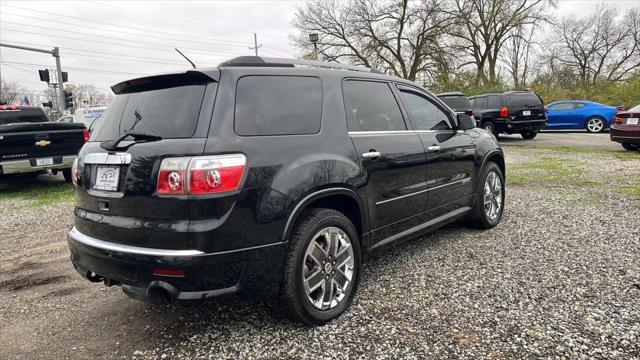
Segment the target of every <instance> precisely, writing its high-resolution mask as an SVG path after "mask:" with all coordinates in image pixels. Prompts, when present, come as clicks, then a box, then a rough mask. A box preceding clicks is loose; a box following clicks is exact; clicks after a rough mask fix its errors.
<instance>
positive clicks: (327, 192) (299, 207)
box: [282, 187, 368, 242]
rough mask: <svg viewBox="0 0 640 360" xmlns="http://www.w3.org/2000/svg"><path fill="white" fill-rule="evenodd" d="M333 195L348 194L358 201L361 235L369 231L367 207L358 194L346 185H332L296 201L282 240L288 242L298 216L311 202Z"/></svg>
mask: <svg viewBox="0 0 640 360" xmlns="http://www.w3.org/2000/svg"><path fill="white" fill-rule="evenodd" d="M332 195H346V196H349V197H351V198H352V199H354V200H355V201H356V203H357V204H358V207H359V210H360V223H361V224H362V234H360V235H363V234H366V233H367V231H368V222H367V221H366V220H367V216H366V213H365V211H366V208H365V207H364V206H363V204H362V201H361V200H360V197H359V196H358V194H356V192H355V191H353V190H351V189H349V188H346V187H331V188H326V189H320V190H315V191H312V192H311V193H309V194H307V195H306V196H305V197H303V198H302V199H301V200H300V201H298V202H297V203H296V205H295V206H294V207H293V210H291V212H290V213H289V216H288V217H287V222H286V223H285V226H284V230H283V231H282V241H283V242H287V239H288V238H289V234H290V232H291V227H292V226H293V224H295V222H296V220H297V219H298V216H299V215H300V214H301V213H302V212H303V211H304V210H305V209H306V208H307V206H308V205H309V204H311V203H312V202H313V201H316V200H318V199H322V198H325V197H328V196H332Z"/></svg>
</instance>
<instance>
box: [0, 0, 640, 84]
mask: <svg viewBox="0 0 640 360" xmlns="http://www.w3.org/2000/svg"><path fill="white" fill-rule="evenodd" d="M601 2H602V1H589V0H560V2H559V5H558V9H557V10H556V12H557V15H559V16H581V15H585V14H589V13H592V12H593V11H594V10H595V9H596V7H597V5H598V4H599V3H601ZM606 3H609V4H613V5H615V6H618V7H619V8H621V9H626V8H630V7H634V6H639V5H640V0H613V1H607V2H606ZM302 4H303V1H238V0H235V1H199V2H187V1H179V2H178V1H175V2H169V1H11V0H1V1H0V29H1V30H0V42H3V43H10V44H20V45H24V46H32V47H39V48H45V49H50V48H52V47H54V46H58V47H59V48H60V49H61V59H62V67H63V70H65V71H68V72H69V81H70V82H75V83H82V84H94V85H95V86H96V87H98V88H101V89H107V88H108V87H109V86H110V85H113V84H114V83H117V82H119V81H121V80H126V79H128V78H132V77H137V76H141V75H146V74H153V73H159V72H167V71H173V70H182V69H185V68H187V67H188V66H189V65H188V63H187V62H186V61H185V60H184V59H182V58H181V57H180V56H179V55H178V54H177V53H176V52H175V51H174V50H173V48H174V47H178V48H179V49H180V50H182V51H183V52H184V53H185V54H186V55H187V56H188V57H189V58H191V59H192V60H193V61H194V62H195V63H196V65H198V66H214V65H216V64H218V63H219V62H221V61H224V60H225V59H229V58H231V57H234V56H239V55H249V54H252V53H253V50H249V46H252V45H253V33H254V32H255V33H257V34H258V43H259V44H261V45H262V47H261V48H260V49H259V53H260V55H264V56H273V57H294V56H295V55H296V50H295V49H294V48H293V46H291V44H290V41H289V34H290V33H292V32H293V31H294V30H293V29H292V28H291V20H292V18H293V15H294V12H295V9H296V7H297V6H300V5H302ZM47 66H48V67H49V68H55V62H54V59H53V58H52V57H51V56H50V55H47V54H39V53H32V52H26V51H21V50H15V49H8V48H5V47H0V69H1V76H2V78H3V79H6V80H9V81H16V82H19V83H20V84H22V85H23V86H25V87H27V88H29V89H35V90H40V89H44V87H45V86H44V83H42V82H40V81H39V78H38V74H37V69H41V68H45V67H47Z"/></svg>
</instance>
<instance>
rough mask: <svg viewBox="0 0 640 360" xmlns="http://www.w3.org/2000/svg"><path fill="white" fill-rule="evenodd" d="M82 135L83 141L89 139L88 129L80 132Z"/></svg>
mask: <svg viewBox="0 0 640 360" xmlns="http://www.w3.org/2000/svg"><path fill="white" fill-rule="evenodd" d="M82 137H83V138H84V142H87V141H89V130H85V131H83V132H82Z"/></svg>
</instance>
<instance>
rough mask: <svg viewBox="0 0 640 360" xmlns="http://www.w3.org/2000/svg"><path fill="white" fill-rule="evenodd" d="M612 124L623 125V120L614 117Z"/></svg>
mask: <svg viewBox="0 0 640 360" xmlns="http://www.w3.org/2000/svg"><path fill="white" fill-rule="evenodd" d="M613 123H614V124H624V118H621V117H619V116H616V117H614V118H613Z"/></svg>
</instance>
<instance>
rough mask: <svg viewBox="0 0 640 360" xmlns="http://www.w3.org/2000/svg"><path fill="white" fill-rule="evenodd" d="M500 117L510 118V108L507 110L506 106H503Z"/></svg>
mask: <svg viewBox="0 0 640 360" xmlns="http://www.w3.org/2000/svg"><path fill="white" fill-rule="evenodd" d="M500 117H502V118H506V117H509V108H507V107H506V106H503V107H502V109H500Z"/></svg>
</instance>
